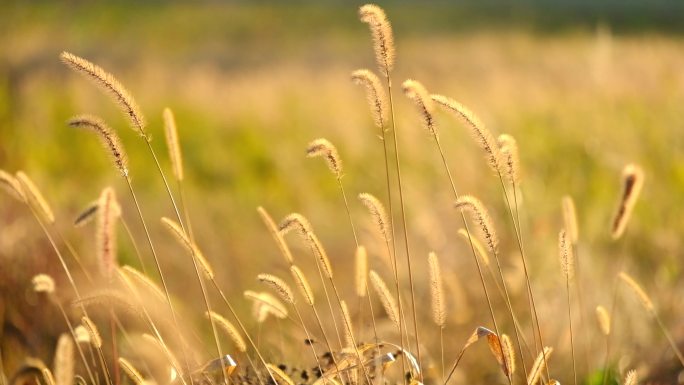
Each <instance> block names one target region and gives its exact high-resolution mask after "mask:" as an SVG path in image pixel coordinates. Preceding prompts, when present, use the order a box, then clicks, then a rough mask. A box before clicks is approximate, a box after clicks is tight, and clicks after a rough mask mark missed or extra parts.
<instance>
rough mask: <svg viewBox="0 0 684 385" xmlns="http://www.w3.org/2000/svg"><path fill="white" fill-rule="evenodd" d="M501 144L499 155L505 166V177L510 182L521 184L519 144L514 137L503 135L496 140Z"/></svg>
mask: <svg viewBox="0 0 684 385" xmlns="http://www.w3.org/2000/svg"><path fill="white" fill-rule="evenodd" d="M496 141H497V143H498V144H499V154H500V157H501V163H502V164H503V165H504V166H505V169H504V171H505V175H506V176H507V177H508V181H509V182H510V183H514V184H520V154H519V152H518V142H517V141H516V140H515V138H514V137H513V136H512V135H508V134H501V135H499V136H498V137H497V138H496Z"/></svg>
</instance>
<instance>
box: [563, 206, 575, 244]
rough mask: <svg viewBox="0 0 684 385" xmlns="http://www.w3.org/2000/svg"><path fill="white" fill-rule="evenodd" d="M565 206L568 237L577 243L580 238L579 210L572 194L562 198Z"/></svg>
mask: <svg viewBox="0 0 684 385" xmlns="http://www.w3.org/2000/svg"><path fill="white" fill-rule="evenodd" d="M561 205H562V207H563V224H564V227H565V231H566V232H567V233H568V238H569V239H570V242H572V243H573V244H575V243H577V240H578V239H579V226H578V225H577V210H576V209H575V201H574V200H573V199H572V197H571V196H569V195H565V196H563V199H562V200H561Z"/></svg>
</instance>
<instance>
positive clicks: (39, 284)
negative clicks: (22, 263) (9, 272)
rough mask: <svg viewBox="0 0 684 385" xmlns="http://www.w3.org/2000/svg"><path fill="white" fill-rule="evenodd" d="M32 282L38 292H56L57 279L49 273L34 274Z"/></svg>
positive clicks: (34, 289)
mask: <svg viewBox="0 0 684 385" xmlns="http://www.w3.org/2000/svg"><path fill="white" fill-rule="evenodd" d="M31 283H32V284H33V291H35V292H36V293H45V294H52V293H54V292H55V280H54V279H52V277H50V276H49V275H47V274H38V275H35V276H33V279H31Z"/></svg>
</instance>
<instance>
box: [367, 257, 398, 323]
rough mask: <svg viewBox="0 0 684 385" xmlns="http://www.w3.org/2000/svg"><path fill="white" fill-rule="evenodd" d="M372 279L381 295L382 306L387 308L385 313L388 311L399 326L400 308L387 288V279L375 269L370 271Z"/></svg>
mask: <svg viewBox="0 0 684 385" xmlns="http://www.w3.org/2000/svg"><path fill="white" fill-rule="evenodd" d="M370 280H371V284H372V285H373V289H375V292H376V293H377V294H378V297H380V302H382V307H383V308H384V309H385V313H387V316H388V317H389V319H390V320H391V321H392V322H393V323H394V324H395V325H396V326H397V327H399V309H398V308H397V302H396V300H395V299H394V297H392V294H391V293H390V291H389V289H388V288H387V285H386V284H385V281H383V280H382V278H380V276H379V275H378V273H376V272H375V271H374V270H371V271H370Z"/></svg>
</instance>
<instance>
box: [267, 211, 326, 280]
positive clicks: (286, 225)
mask: <svg viewBox="0 0 684 385" xmlns="http://www.w3.org/2000/svg"><path fill="white" fill-rule="evenodd" d="M278 228H279V229H280V231H281V232H282V233H283V234H287V233H288V232H290V231H292V230H296V231H297V232H298V233H299V235H300V236H301V237H302V238H303V239H304V241H305V242H306V243H308V244H309V247H310V248H311V250H312V251H313V253H314V255H316V257H317V258H318V260H319V261H320V263H321V267H322V269H323V272H324V273H325V276H326V277H327V278H329V279H332V276H333V274H332V265H331V264H330V260H329V259H328V254H327V253H326V251H325V249H324V248H323V245H322V244H321V241H320V240H319V239H318V237H317V236H316V234H315V233H314V232H313V229H312V228H311V224H310V223H309V221H308V220H307V219H306V218H304V216H303V215H301V214H298V213H292V214H290V215H288V216H286V217H285V218H283V220H282V221H281V222H280V225H279V226H278Z"/></svg>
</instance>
